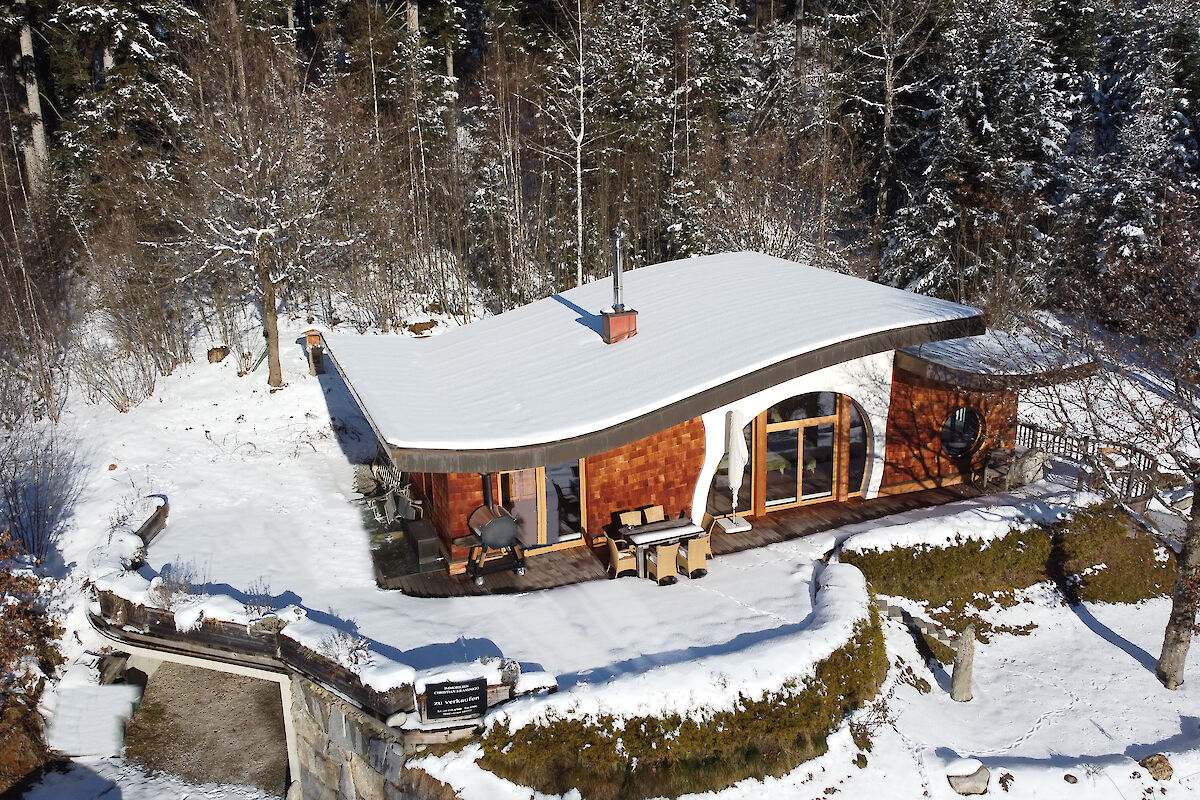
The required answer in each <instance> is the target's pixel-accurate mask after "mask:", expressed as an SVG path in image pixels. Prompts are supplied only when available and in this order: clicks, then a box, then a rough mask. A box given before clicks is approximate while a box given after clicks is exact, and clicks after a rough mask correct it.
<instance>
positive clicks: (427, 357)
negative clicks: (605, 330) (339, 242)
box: [324, 252, 982, 451]
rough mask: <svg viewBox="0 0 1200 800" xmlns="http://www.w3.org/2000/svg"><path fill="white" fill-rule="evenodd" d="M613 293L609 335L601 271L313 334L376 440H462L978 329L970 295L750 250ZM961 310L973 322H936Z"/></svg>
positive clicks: (550, 433)
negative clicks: (397, 319) (434, 320)
mask: <svg viewBox="0 0 1200 800" xmlns="http://www.w3.org/2000/svg"><path fill="white" fill-rule="evenodd" d="M623 288H624V297H625V300H626V304H627V307H629V308H635V309H637V310H638V312H639V314H638V320H637V327H638V333H637V335H636V336H634V337H633V338H631V339H628V340H625V341H622V342H618V343H616V344H605V343H604V342H603V341H602V340H601V338H600V334H599V330H600V324H601V322H600V319H601V318H600V312H601V310H602V309H607V308H609V304H610V303H611V299H612V282H611V280H606V279H603V280H598V281H596V282H594V283H590V284H586V285H584V286H580V287H577V288H574V289H571V290H569V291H566V292H563V293H561V294H558V295H554V296H553V297H548V298H546V299H543V300H539V301H537V302H535V303H531V304H530V305H527V306H523V307H521V308H517V309H515V310H512V311H509V312H506V313H503V314H499V315H497V316H494V317H489V318H486V319H483V320H481V321H479V322H474V323H472V324H470V325H466V326H464V327H461V328H455V329H451V330H448V331H446V332H445V333H442V334H439V335H437V336H433V337H430V338H428V339H412V338H405V337H399V336H386V335H375V336H371V335H349V334H328V335H326V336H325V337H324V338H325V341H326V344H327V345H328V347H329V350H330V353H331V355H332V356H333V358H334V360H335V362H336V363H337V366H338V368H339V370H340V371H341V373H342V375H343V376H344V377H345V378H346V380H347V382H348V383H349V384H350V386H351V388H352V390H353V392H354V393H355V395H356V396H357V398H358V401H359V404H360V405H361V406H362V407H363V410H364V412H365V413H366V414H367V416H368V417H369V418H370V419H371V421H372V423H373V424H374V426H375V428H376V431H377V432H378V433H379V435H380V436H381V437H382V438H383V439H384V440H386V442H387V443H388V444H389V445H390V446H392V447H393V448H400V449H426V450H438V451H463V450H490V449H495V448H520V447H528V446H531V445H538V444H545V443H549V442H560V441H562V440H565V439H570V438H572V437H577V436H582V435H586V434H589V433H593V432H596V431H601V430H604V429H607V428H610V427H612V426H616V425H619V424H621V423H624V422H627V421H630V420H633V419H636V418H639V417H642V416H644V415H647V414H650V413H652V412H655V411H657V410H658V409H662V408H663V407H665V406H668V405H670V404H672V403H675V402H677V401H680V400H683V399H685V398H689V397H693V396H695V395H697V394H699V393H701V392H704V391H705V390H708V389H712V388H714V387H719V386H722V385H724V384H727V383H729V382H731V381H734V380H736V379H738V378H739V377H742V376H746V375H749V374H751V373H754V372H756V371H758V370H762V369H764V368H767V367H770V366H772V365H775V364H778V363H779V362H783V361H786V360H788V359H793V358H796V357H798V356H803V355H805V354H807V353H814V352H815V351H818V350H820V349H821V348H824V347H828V346H831V345H837V344H839V343H844V342H848V341H850V340H854V339H857V338H859V337H864V336H869V335H871V334H887V333H888V332H893V331H898V330H901V329H905V328H910V327H912V326H918V327H919V326H933V327H931V328H929V329H927V330H924V331H920V332H909V333H907V334H906V336H907V340H904V341H900V340H896V341H894V342H892V343H891V344H889V343H887V342H881V341H876V340H871V341H870V342H869V343H864V344H863V347H864V348H868V349H869V350H870V352H878V351H882V350H890V349H893V347H895V346H900V345H905V344H914V343H916V342H919V341H927V340H929V339H932V338H939V337H940V336H945V335H962V333H963V332H968V331H971V332H973V331H978V330H981V329H982V322H981V320H980V319H977V318H979V317H980V312H979V311H978V310H977V309H974V308H971V307H969V306H964V305H959V304H957V303H950V302H947V301H944V300H938V299H935V298H932V297H926V296H923V295H917V294H912V293H910V292H905V291H902V290H899V289H894V288H891V287H887V286H882V285H880V284H876V283H871V282H869V281H866V280H862V279H859V278H854V277H851V276H848V275H842V274H839V273H836V272H829V271H826V270H823V269H819V268H816V267H813V266H809V265H805V264H798V263H795V262H792V261H785V260H783V259H779V258H773V257H771V256H766V255H762V254H759V253H753V252H742V253H724V254H720V255H713V256H704V257H701V258H691V259H683V260H679V261H669V262H666V263H663V264H657V265H654V266H649V267H643V268H641V269H635V270H630V271H628V272H626V273H625V274H624V276H623ZM973 318H974V319H973ZM963 320H972V322H973V323H974V326H973V329H971V328H970V326H968V329H967V330H960V331H959V332H958V333H954V332H952V331H950V329H949V328H948V327H947V325H953V324H954V323H956V322H957V323H959V324H960V325H961V323H962V321H963ZM939 324H941V327H942V328H943V329H942V330H940V331H939V330H938V326H939ZM914 337H916V338H914ZM867 354H869V353H867V352H861V353H860V352H854V353H853V354H852V355H850V356H848V357H847V358H843V359H840V360H848V358H854V357H858V356H861V355H867ZM804 371H807V370H804ZM749 393H750V392H749V391H747V392H745V394H749ZM725 402H727V401H725ZM721 404H722V403H720V402H714V403H712V405H711V406H710V407H709V408H704V409H701V410H700V411H698V412H697V413H701V412H702V411H708V410H711V408H716V407H718V406H719V405H721ZM694 415H695V414H692V416H694ZM678 421H682V420H677V422H678ZM669 424H675V422H670V421H667V423H666V424H664V425H662V426H661V427H664V428H665V427H667V426H668V425H669Z"/></svg>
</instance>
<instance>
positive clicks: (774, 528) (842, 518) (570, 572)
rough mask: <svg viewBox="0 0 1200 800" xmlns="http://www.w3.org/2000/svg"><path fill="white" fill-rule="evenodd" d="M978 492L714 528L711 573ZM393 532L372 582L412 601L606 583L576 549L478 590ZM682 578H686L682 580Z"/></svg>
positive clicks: (853, 505)
mask: <svg viewBox="0 0 1200 800" xmlns="http://www.w3.org/2000/svg"><path fill="white" fill-rule="evenodd" d="M982 494H983V491H982V490H980V489H978V488H976V487H974V486H971V485H968V484H961V485H957V486H947V487H941V488H934V489H926V490H923V491H919V492H910V493H908V494H902V495H892V496H888V497H878V498H874V499H870V500H863V499H861V498H852V499H850V500H848V501H846V502H844V503H825V504H822V505H816V506H805V507H799V508H793V509H789V510H788V511H784V512H780V513H776V514H772V515H771V516H768V517H762V518H760V519H756V520H755V521H754V526H753V528H751V530H749V531H746V532H744V533H735V534H730V533H725V532H724V531H723V530H722V529H721V528H720V526H713V528H712V533H711V536H712V551H713V556H714V559H715V560H714V561H713V565H712V567H711V569H714V570H719V569H720V568H721V558H722V556H727V555H730V554H733V553H739V552H741V551H743V550H750V549H752V548H757V547H764V546H766V545H770V544H775V543H778V542H784V541H788V540H790V539H797V538H800V537H803V536H809V535H812V534H814V533H821V532H823V531H829V530H834V529H836V528H840V527H843V526H845V525H852V524H855V523H863V522H870V521H873V520H878V519H882V518H883V517H887V516H891V515H893V514H900V513H903V512H905V511H912V510H914V509H918V508H928V507H933V506H940V505H944V504H946V503H951V502H954V501H956V500H965V499H970V498H974V497H978V496H980V495H982ZM397 534H398V538H397V539H395V540H394V541H392V540H389V541H386V542H384V541H381V539H382V537H376V541H377V546H376V547H375V548H373V549H372V551H371V555H372V558H373V560H374V563H375V576H376V581H377V583H378V584H379V586H380V587H382V588H384V589H399V590H400V591H402V592H403V593H404V594H406V595H411V596H413V597H474V596H485V595H494V594H514V593H520V592H529V591H536V590H541V589H551V588H554V587H558V586H569V585H571V584H576V583H583V582H586V581H595V580H609V579H610V578H609V574H608V572H607V566H608V565H607V561H606V558H605V556H604V554H603V552H602V551H599V550H594V549H592V548H588V547H577V548H572V549H569V550H558V551H553V552H548V553H544V554H541V555H537V556H535V557H532V558H530V559H529V568H528V570H527V571H526V573H525V574H524V575H516V574H514V573H511V572H503V573H498V574H495V575H491V576H488V578H487V579H486V580H485V582H484V584H483V585H482V586H477V585H475V583H474V582H472V581H471V580H469V579H468V578H467V576H466V575H451V574H449V573H448V572H447V571H445V570H438V571H435V572H425V573H420V572H416V571H414V565H413V564H412V561H411V559H408V558H399V557H396V556H395V551H396V550H400V549H407V548H408V545H407V543H405V542H404V541H403V540H402V538H400V537H402V536H403V533H402V532H399V531H398V532H397ZM622 580H624V579H622ZM628 580H638V579H637V578H629V579H628ZM681 580H686V579H684V578H682V577H681ZM697 580H702V579H697Z"/></svg>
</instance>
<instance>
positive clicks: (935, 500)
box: [712, 484, 983, 569]
mask: <svg viewBox="0 0 1200 800" xmlns="http://www.w3.org/2000/svg"><path fill="white" fill-rule="evenodd" d="M981 494H983V492H981V491H980V490H979V489H976V488H974V487H973V486H969V485H965V484H963V485H959V486H947V487H944V488H939V489H925V490H922V491H919V492H910V493H908V494H898V495H893V496H891V497H877V498H875V499H874V500H860V499H857V498H853V499H850V500H847V501H845V502H844V503H820V504H818V505H815V506H803V507H800V508H793V509H790V510H788V511H777V512H775V513H774V514H767V515H766V516H764V517H756V518H755V519H752V520H750V523H751V524H752V525H753V526H754V527H753V528H752V529H751V530H749V531H747V532H745V533H732V534H730V533H725V532H723V531H722V530H721V529H720V528H714V529H713V533H712V551H713V556H724V555H729V554H730V553H740V552H741V551H742V550H749V549H751V548H753V547H762V546H763V545H768V544H774V543H775V542H783V541H787V540H788V539H796V538H799V537H801V536H807V535H808V534H810V533H820V532H821V531H827V530H832V529H833V528H840V527H842V526H843V525H852V524H854V523H856V522H870V521H871V520H873V519H880V518H882V517H887V516H890V515H892V514H900V513H902V512H904V511H912V510H913V509H916V508H929V507H931V506H940V505H944V504H946V503H953V502H954V501H955V500H963V499H965V498H968V497H978V496H979V495H981ZM716 569H720V565H719V564H718V565H717V566H716Z"/></svg>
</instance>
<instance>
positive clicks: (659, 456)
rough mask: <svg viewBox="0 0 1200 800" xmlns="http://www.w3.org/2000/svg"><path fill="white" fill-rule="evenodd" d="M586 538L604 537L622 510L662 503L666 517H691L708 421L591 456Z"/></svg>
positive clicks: (673, 429) (693, 421)
mask: <svg viewBox="0 0 1200 800" xmlns="http://www.w3.org/2000/svg"><path fill="white" fill-rule="evenodd" d="M585 463H586V465H587V517H588V523H587V524H588V534H589V536H590V537H596V536H599V535H600V534H602V533H604V531H605V529H606V528H607V527H608V525H609V524H610V523H611V522H612V520H613V514H614V513H616V512H618V511H628V510H630V509H634V508H640V507H642V506H649V505H661V506H663V509H664V510H665V511H666V513H667V516H668V517H679V516H681V515H686V514H690V513H691V510H692V494H693V492H694V491H695V489H696V481H697V480H699V478H700V469H701V467H703V465H704V423H703V422H701V421H700V419H699V418H696V419H691V420H688V421H687V422H684V423H681V424H679V425H676V426H675V427H673V428H668V429H667V430H665V431H661V432H659V433H656V434H654V435H652V436H647V437H646V438H644V439H639V440H638V441H636V442H633V443H632V444H628V445H625V446H624V447H618V448H617V449H616V450H609V451H608V452H607V453H600V454H599V455H594V456H588V458H587V461H586V462H585Z"/></svg>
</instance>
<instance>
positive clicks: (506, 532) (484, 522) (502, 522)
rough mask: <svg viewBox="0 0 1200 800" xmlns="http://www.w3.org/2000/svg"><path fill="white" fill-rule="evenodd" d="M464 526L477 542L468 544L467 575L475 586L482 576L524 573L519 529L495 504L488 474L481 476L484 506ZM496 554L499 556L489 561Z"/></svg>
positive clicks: (523, 553) (523, 557)
mask: <svg viewBox="0 0 1200 800" xmlns="http://www.w3.org/2000/svg"><path fill="white" fill-rule="evenodd" d="M467 527H469V528H470V529H471V532H472V533H473V534H474V535H475V537H476V538H477V539H478V542H472V543H471V553H470V555H469V556H467V576H468V577H469V578H471V580H473V581H475V585H476V586H482V585H483V578H484V576H485V575H494V574H496V573H498V572H515V573H516V574H517V575H524V574H525V552H524V551H523V550H522V549H521V543H520V541H519V540H520V536H521V529H520V527H519V526H518V525H517V521H516V519H514V518H513V515H512V514H510V513H508V511H507V510H506V509H504V508H501V507H499V506H497V505H496V501H495V498H494V497H493V495H492V476H491V475H484V476H483V505H481V506H480V507H479V508H477V509H475V510H474V511H472V512H471V516H470V517H468V518H467ZM497 553H499V554H500V555H499V556H497V557H495V558H491V559H490V560H489V557H491V556H494V555H496V554H497Z"/></svg>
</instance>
